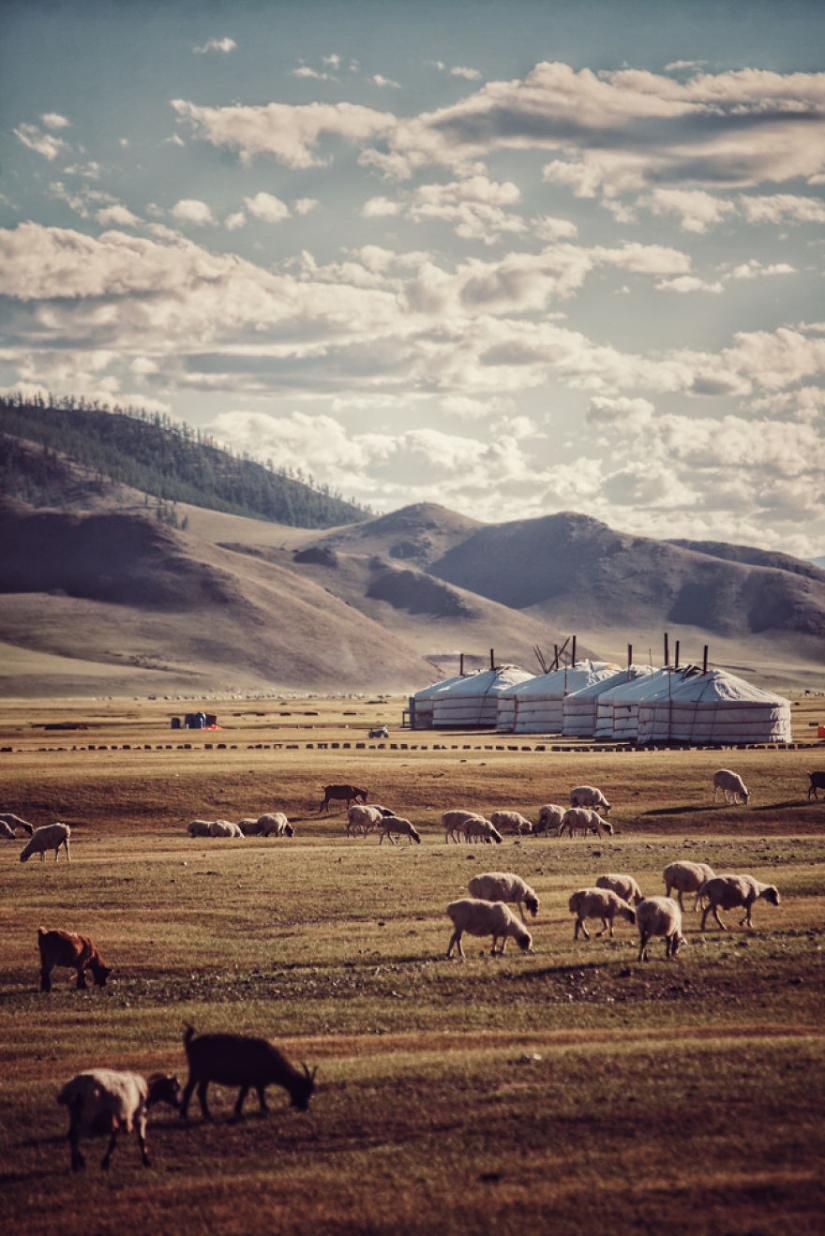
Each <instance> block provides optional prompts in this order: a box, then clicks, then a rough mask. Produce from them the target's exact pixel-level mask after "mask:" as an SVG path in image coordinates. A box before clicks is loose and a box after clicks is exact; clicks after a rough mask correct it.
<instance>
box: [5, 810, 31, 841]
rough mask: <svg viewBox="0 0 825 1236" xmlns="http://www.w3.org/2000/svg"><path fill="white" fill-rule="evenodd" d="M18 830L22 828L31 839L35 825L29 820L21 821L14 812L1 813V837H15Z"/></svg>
mask: <svg viewBox="0 0 825 1236" xmlns="http://www.w3.org/2000/svg"><path fill="white" fill-rule="evenodd" d="M18 828H22V829H23V832H24V833H28V834H29V836H30V837H31V835H32V833H33V832H34V825H33V824H29V822H28V821H27V820H21V819H20V816H19V815H15V814H14V812H13V811H0V837H13V836H14V835H15V833H16V832H17V829H18Z"/></svg>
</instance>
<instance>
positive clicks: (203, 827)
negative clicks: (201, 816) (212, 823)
mask: <svg viewBox="0 0 825 1236" xmlns="http://www.w3.org/2000/svg"><path fill="white" fill-rule="evenodd" d="M186 831H187V832H188V834H189V836H190V837H210V836H211V835H212V834H211V833H210V832H209V820H192V821H191V822H190V823H189V824H187V825H186Z"/></svg>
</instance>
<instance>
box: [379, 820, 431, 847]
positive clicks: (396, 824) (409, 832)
mask: <svg viewBox="0 0 825 1236" xmlns="http://www.w3.org/2000/svg"><path fill="white" fill-rule="evenodd" d="M393 833H395V834H396V836H398V837H406V838H407V845H412V843H413V841H414V842H415V843H416V845H421V836H420V834H419V833H418V832H417V830H416V829H415V828H413V826H412V824H411V823H410V821H409V820H402V819H401V817H400V816H397V815H388V816H385V817H384V818H383V819H382V821H381V836H380V837H379V839H378V844H379V845H383V844H384V838H385V837H387V838H388V839H389V842H390V844H391V845H397V842H396V841H394V840H393Z"/></svg>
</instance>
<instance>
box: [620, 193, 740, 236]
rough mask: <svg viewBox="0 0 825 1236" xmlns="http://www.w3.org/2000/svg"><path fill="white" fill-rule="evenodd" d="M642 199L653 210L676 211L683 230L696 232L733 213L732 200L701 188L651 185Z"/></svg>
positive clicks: (670, 212)
mask: <svg viewBox="0 0 825 1236" xmlns="http://www.w3.org/2000/svg"><path fill="white" fill-rule="evenodd" d="M642 201H643V204H644V205H646V206H647V207H648V208H649V209H650V210H651V211H652V212H653V214H655V215H664V214H674V215H677V216H678V218H679V220H680V222H681V226H682V227H683V228H684V230H685V231H686V232H696V233H699V234H701V233H703V232H706V231H707V230H708V228H710V227H715V226H716V225H717V224H719V223H721V222H722V220H723V219H725V218H727V217H729V216H730V215H735V214H736V206H735V205H734V203H733V202H728V201H724V200H722V199H720V198H716V197H714V196H713V195H712V194H710V193H706V192H705V191H704V190H701V189H654V190H653V191H652V193H650V194H649V196H648V197H646V198H644V199H642Z"/></svg>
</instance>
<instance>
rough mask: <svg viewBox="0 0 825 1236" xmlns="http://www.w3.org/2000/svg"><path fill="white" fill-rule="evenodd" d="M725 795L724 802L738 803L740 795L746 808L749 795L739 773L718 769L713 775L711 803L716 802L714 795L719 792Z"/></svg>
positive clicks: (727, 769)
mask: <svg viewBox="0 0 825 1236" xmlns="http://www.w3.org/2000/svg"><path fill="white" fill-rule="evenodd" d="M720 790H722V792H723V793H724V795H725V802H726V803H729V802H734V803H736V804H738V803H739V795H740V794H741V795H742V801H743V803H744V804H745V806H746V807H747V805H748V799H749V798H750V794H749V793H748V789H747V786H746V785H745V783H744V781H743V780H742V778H741V777H740V776H739V773H735V772H731V770H730V769H729V768H719V769H717V771H716V772H715V773H714V774H713V801H714V802H716V795H717V794H718V793H719V791H720Z"/></svg>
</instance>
